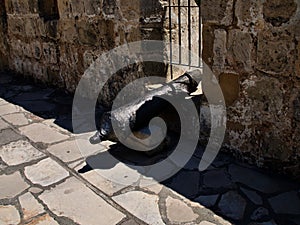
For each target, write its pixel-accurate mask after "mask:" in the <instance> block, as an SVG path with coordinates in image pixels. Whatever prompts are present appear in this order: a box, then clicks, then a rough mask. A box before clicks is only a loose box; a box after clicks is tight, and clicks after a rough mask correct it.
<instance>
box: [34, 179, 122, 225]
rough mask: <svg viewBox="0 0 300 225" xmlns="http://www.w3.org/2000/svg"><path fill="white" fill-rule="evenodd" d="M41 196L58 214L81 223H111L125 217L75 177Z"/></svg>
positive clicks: (100, 224)
mask: <svg viewBox="0 0 300 225" xmlns="http://www.w3.org/2000/svg"><path fill="white" fill-rule="evenodd" d="M58 196H59V197H58ZM39 198H40V199H41V200H42V201H43V202H44V203H45V204H46V205H47V206H48V207H49V208H50V210H51V211H52V212H53V213H55V214H56V215H59V216H66V217H68V218H70V219H72V220H73V221H74V222H76V223H79V224H89V225H102V224H103V225H104V224H107V225H110V224H117V223H119V222H120V221H121V220H123V219H124V218H125V215H124V214H123V213H121V212H120V211H118V210H117V209H115V208H113V207H112V206H111V205H109V204H108V203H107V202H105V201H104V200H103V199H102V198H101V197H99V196H98V195H96V194H95V193H94V192H92V191H91V190H90V189H89V188H87V187H86V186H85V185H84V184H82V183H81V182H80V181H78V180H77V179H75V178H70V179H68V180H67V181H66V182H64V183H62V184H60V185H58V186H56V187H55V188H53V189H51V190H49V191H46V192H44V193H43V194H41V195H40V197H39Z"/></svg>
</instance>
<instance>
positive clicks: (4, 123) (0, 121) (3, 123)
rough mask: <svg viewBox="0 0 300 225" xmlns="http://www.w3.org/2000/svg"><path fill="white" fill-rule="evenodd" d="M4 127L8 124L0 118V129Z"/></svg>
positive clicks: (7, 126)
mask: <svg viewBox="0 0 300 225" xmlns="http://www.w3.org/2000/svg"><path fill="white" fill-rule="evenodd" d="M6 128H9V124H8V123H6V122H4V121H3V120H2V119H0V130H4V129H6Z"/></svg>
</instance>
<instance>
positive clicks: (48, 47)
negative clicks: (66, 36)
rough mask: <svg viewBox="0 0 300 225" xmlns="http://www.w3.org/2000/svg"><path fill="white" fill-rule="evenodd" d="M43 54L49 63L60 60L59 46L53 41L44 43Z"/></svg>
mask: <svg viewBox="0 0 300 225" xmlns="http://www.w3.org/2000/svg"><path fill="white" fill-rule="evenodd" d="M43 55H44V59H45V61H46V62H47V63H50V64H56V63H57V62H58V58H57V48H56V45H55V44H54V43H52V42H47V43H43Z"/></svg>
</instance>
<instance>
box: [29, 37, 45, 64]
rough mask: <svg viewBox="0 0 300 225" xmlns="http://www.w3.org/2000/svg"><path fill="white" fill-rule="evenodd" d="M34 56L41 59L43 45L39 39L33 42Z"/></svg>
mask: <svg viewBox="0 0 300 225" xmlns="http://www.w3.org/2000/svg"><path fill="white" fill-rule="evenodd" d="M31 51H32V56H33V57H34V58H35V59H37V60H39V59H40V58H41V56H42V51H43V50H42V45H41V43H40V42H39V41H35V42H33V43H32V44H31Z"/></svg>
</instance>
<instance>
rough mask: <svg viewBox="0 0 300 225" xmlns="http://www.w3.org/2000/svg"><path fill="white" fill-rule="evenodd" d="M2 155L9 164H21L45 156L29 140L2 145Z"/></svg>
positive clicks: (0, 155) (0, 152)
mask: <svg viewBox="0 0 300 225" xmlns="http://www.w3.org/2000/svg"><path fill="white" fill-rule="evenodd" d="M0 157H1V158H2V160H3V161H4V162H5V163H6V164H8V165H9V166H15V165H20V164H23V163H27V162H30V161H33V160H37V159H40V158H42V157H45V154H44V153H42V152H40V151H38V150H37V149H36V148H34V147H33V146H32V145H31V144H30V143H29V142H27V141H23V140H20V141H17V142H11V143H9V144H7V145H4V146H2V147H0Z"/></svg>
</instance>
